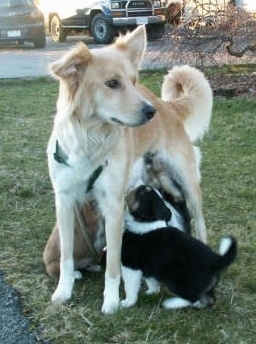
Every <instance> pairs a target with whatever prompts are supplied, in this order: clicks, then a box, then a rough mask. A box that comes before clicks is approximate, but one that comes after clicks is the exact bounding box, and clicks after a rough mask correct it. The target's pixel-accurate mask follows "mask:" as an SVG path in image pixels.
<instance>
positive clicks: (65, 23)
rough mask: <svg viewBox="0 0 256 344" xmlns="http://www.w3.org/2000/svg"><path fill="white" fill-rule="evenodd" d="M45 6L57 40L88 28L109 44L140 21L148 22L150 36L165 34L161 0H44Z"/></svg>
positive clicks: (63, 39) (163, 11) (49, 23)
mask: <svg viewBox="0 0 256 344" xmlns="http://www.w3.org/2000/svg"><path fill="white" fill-rule="evenodd" d="M41 8H42V10H43V11H44V13H45V18H46V22H47V23H48V25H47V26H48V29H49V32H50V33H51V36H52V38H53V40H54V41H56V42H64V41H65V40H66V38H67V36H68V35H70V34H72V33H74V32H81V31H84V30H87V31H88V32H89V34H90V35H91V36H92V37H93V38H94V41H95V42H96V43H102V44H106V43H110V42H111V41H112V40H113V39H114V37H115V36H116V34H117V33H118V32H124V31H126V30H127V29H129V30H132V29H134V28H135V27H136V26H137V25H140V24H146V28H147V32H148V36H149V38H153V39H155V38H160V37H162V36H163V34H164V24H165V7H164V6H163V5H162V3H161V0H73V1H68V0H67V1H66V2H65V3H63V1H62V0H55V1H52V0H43V1H42V3H41Z"/></svg>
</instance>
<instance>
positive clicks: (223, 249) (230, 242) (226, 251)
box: [214, 236, 237, 271]
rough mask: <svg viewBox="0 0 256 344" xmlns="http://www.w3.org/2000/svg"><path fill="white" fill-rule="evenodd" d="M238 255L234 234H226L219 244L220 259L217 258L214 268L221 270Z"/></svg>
mask: <svg viewBox="0 0 256 344" xmlns="http://www.w3.org/2000/svg"><path fill="white" fill-rule="evenodd" d="M236 255H237V241H236V239H235V238H234V237H232V236H225V237H223V238H222V239H221V241H220V244H219V259H217V261H216V263H215V266H214V269H215V270H216V271H221V270H223V269H225V268H227V267H228V266H229V265H230V264H232V263H233V261H234V259H235V258H236Z"/></svg>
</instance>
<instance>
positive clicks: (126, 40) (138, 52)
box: [115, 25, 147, 70]
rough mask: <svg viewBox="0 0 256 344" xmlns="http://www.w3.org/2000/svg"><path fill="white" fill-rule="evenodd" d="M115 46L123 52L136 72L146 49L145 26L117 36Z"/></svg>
mask: <svg viewBox="0 0 256 344" xmlns="http://www.w3.org/2000/svg"><path fill="white" fill-rule="evenodd" d="M115 46H116V47H117V48H118V49H120V50H122V51H123V53H124V54H125V55H126V56H127V57H128V58H129V60H130V61H131V63H132V64H133V66H134V67H135V69H136V70H137V69H138V68H139V64H140V62H141V61H142V60H143V57H144V53H145V51H146V48H147V34H146V28H145V25H140V26H138V27H137V28H136V29H135V30H134V31H132V32H129V33H127V34H126V35H124V36H119V37H118V39H117V40H116V42H115Z"/></svg>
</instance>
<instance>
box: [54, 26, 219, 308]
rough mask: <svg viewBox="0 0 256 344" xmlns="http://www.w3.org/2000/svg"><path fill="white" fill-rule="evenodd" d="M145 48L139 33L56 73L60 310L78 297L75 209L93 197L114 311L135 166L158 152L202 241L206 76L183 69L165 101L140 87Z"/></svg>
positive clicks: (160, 169) (165, 176)
mask: <svg viewBox="0 0 256 344" xmlns="http://www.w3.org/2000/svg"><path fill="white" fill-rule="evenodd" d="M145 49H146V31H145V27H144V26H140V27H138V28H137V29H136V30H134V31H133V32H131V33H128V34H126V35H125V36H120V37H119V38H118V39H117V40H116V42H115V43H114V44H112V45H109V46H106V47H103V48H99V49H92V50H89V49H88V48H87V47H86V45H84V44H82V43H81V44H79V45H78V46H77V47H75V48H74V49H72V50H71V51H69V52H68V53H67V54H66V55H64V56H63V58H61V59H60V60H59V61H57V62H55V63H53V64H52V66H51V70H52V73H53V74H54V76H55V77H56V78H57V79H58V80H59V83H60V89H59V97H58V101H57V114H56V117H55V121H54V127H53V132H52V135H51V137H50V140H49V143H48V148H47V154H48V165H49V172H50V177H51V180H52V184H53V188H54V192H55V205H56V216H57V225H58V228H59V232H60V247H61V262H60V278H59V283H58V286H57V289H56V290H55V292H54V294H53V295H52V301H53V302H55V303H61V302H64V301H66V300H68V299H69V298H70V297H71V295H72V288H73V284H74V280H75V274H74V261H73V256H72V253H73V241H74V223H75V210H76V209H78V210H79V208H80V207H82V205H83V204H84V203H86V202H87V200H91V199H93V200H95V201H96V202H97V205H98V209H99V211H100V213H101V214H102V216H103V218H104V221H105V234H106V244H107V257H106V272H105V288H104V302H103V306H102V312H103V313H112V312H114V311H115V310H116V309H117V307H118V305H119V284H120V251H121V238H122V226H123V212H124V195H125V189H126V185H127V183H128V180H129V175H130V171H131V169H132V166H133V163H134V162H135V161H136V159H138V158H139V157H141V156H144V155H145V154H146V153H149V152H151V153H152V154H153V157H154V160H155V161H156V163H155V164H152V166H156V167H157V171H156V172H157V175H156V177H157V179H158V180H159V183H160V184H161V187H162V188H163V189H164V190H165V191H166V192H167V193H168V191H169V192H170V193H172V192H173V185H174V184H175V183H173V180H175V182H177V183H179V184H180V185H181V186H182V190H183V196H184V197H185V198H186V202H187V204H188V206H189V208H190V211H191V215H192V217H193V218H194V221H195V229H196V232H197V235H198V237H200V238H201V239H202V240H203V241H206V229H205V223H204V218H203V214H202V204H201V203H202V202H201V190H200V186H199V180H198V175H197V168H196V162H195V154H194V150H193V144H192V141H194V140H195V139H197V138H200V137H202V136H203V134H204V132H205V131H206V130H207V129H208V125H209V122H210V117H211V110H212V92H211V88H210V86H209V83H208V82H207V80H206V79H205V77H204V75H203V74H202V73H201V72H199V71H198V70H196V69H194V68H190V67H188V66H185V67H182V68H176V69H174V70H173V72H170V73H169V74H168V75H167V76H166V78H165V81H164V83H163V92H162V93H163V99H164V100H160V99H158V98H157V97H156V96H155V95H153V94H152V93H151V92H150V91H149V90H147V89H145V88H144V87H142V86H140V85H139V83H138V81H137V76H138V68H139V64H140V62H141V60H142V58H143V55H144V52H145ZM172 98H175V99H172Z"/></svg>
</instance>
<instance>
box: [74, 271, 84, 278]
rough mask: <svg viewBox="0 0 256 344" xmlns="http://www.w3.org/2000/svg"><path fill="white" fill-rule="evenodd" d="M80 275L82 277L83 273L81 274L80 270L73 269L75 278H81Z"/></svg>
mask: <svg viewBox="0 0 256 344" xmlns="http://www.w3.org/2000/svg"><path fill="white" fill-rule="evenodd" d="M82 277H83V275H82V274H81V272H80V271H79V270H75V271H74V278H75V280H78V279H82Z"/></svg>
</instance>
